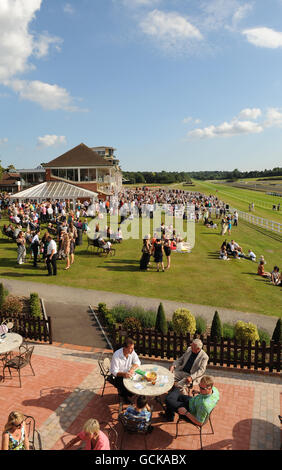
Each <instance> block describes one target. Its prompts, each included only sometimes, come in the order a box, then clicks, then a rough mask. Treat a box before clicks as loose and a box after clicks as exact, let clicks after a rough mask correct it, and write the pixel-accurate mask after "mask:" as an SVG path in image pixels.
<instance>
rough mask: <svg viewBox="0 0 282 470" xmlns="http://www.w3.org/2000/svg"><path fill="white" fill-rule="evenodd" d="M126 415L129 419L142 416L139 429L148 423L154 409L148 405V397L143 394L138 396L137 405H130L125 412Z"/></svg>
mask: <svg viewBox="0 0 282 470" xmlns="http://www.w3.org/2000/svg"><path fill="white" fill-rule="evenodd" d="M124 416H126V418H128V419H136V418H140V423H139V424H138V429H144V427H145V426H146V423H149V422H150V421H151V417H152V411H151V408H150V406H149V405H148V401H147V398H146V397H145V396H143V395H140V396H138V398H137V400H136V405H135V406H134V405H130V406H128V408H127V409H126V410H125V412H124Z"/></svg>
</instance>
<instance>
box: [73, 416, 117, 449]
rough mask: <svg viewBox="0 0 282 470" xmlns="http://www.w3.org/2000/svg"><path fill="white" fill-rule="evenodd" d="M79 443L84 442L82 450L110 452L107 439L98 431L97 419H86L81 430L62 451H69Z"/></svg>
mask: <svg viewBox="0 0 282 470" xmlns="http://www.w3.org/2000/svg"><path fill="white" fill-rule="evenodd" d="M81 441H85V442H86V444H85V448H84V450H110V443H109V439H108V437H107V436H106V434H104V433H103V432H102V431H100V425H99V422H98V421H97V419H88V421H86V423H85V424H84V426H83V430H82V431H81V432H80V433H79V434H78V435H77V436H76V437H74V438H73V439H72V440H71V441H70V442H69V443H68V444H67V445H66V446H65V447H64V450H66V449H70V448H71V447H72V446H73V445H74V444H76V443H78V442H81Z"/></svg>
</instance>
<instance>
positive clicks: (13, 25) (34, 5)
mask: <svg viewBox="0 0 282 470" xmlns="http://www.w3.org/2000/svg"><path fill="white" fill-rule="evenodd" d="M40 6H41V0H29V1H28V2H27V1H25V0H14V1H10V0H1V2H0V80H3V79H6V78H10V77H12V76H14V75H15V74H18V73H23V72H26V71H27V70H28V68H29V64H28V59H29V57H30V56H31V55H32V53H33V36H32V35H31V34H30V33H29V31H28V25H29V23H30V22H31V21H32V20H33V18H34V17H35V13H36V11H37V10H39V9H40Z"/></svg>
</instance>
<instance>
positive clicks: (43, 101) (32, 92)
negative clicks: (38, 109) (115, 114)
mask: <svg viewBox="0 0 282 470" xmlns="http://www.w3.org/2000/svg"><path fill="white" fill-rule="evenodd" d="M5 84H7V85H8V86H10V87H11V88H12V89H13V90H14V91H15V92H17V93H18V94H19V96H20V98H21V99H23V100H29V101H33V102H35V103H37V104H39V105H40V106H42V108H43V109H46V110H52V111H53V110H57V109H63V110H65V111H85V110H83V109H79V108H78V107H77V106H75V105H74V104H73V99H72V97H71V96H70V94H69V92H68V91H67V90H66V89H65V88H62V87H60V86H58V85H50V84H49V83H44V82H41V81H38V80H33V81H28V80H11V81H9V82H5Z"/></svg>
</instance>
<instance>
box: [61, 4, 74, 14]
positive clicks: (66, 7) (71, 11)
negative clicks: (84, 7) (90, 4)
mask: <svg viewBox="0 0 282 470" xmlns="http://www.w3.org/2000/svg"><path fill="white" fill-rule="evenodd" d="M63 10H64V12H65V13H68V14H69V15H74V13H75V9H74V8H73V6H72V5H71V4H70V3H66V4H65V5H64V8H63Z"/></svg>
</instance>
